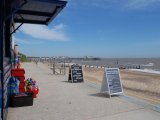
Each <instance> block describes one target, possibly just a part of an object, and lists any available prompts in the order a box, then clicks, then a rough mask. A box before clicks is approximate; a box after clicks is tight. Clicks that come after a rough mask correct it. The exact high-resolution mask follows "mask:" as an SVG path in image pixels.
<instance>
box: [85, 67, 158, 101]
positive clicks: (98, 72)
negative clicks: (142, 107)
mask: <svg viewBox="0 0 160 120" xmlns="http://www.w3.org/2000/svg"><path fill="white" fill-rule="evenodd" d="M83 73H84V79H85V80H88V81H90V82H93V83H96V84H101V82H102V79H103V74H104V69H103V68H84V69H83ZM120 74H121V79H122V84H123V88H124V94H126V95H129V96H134V97H137V98H140V99H144V100H147V101H149V102H151V103H156V104H159V103H160V87H159V86H160V75H158V74H151V73H143V72H138V71H130V70H120Z"/></svg>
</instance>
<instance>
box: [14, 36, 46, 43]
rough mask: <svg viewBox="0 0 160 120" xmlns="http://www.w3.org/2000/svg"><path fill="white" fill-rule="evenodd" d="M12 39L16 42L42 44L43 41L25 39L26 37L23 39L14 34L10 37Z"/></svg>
mask: <svg viewBox="0 0 160 120" xmlns="http://www.w3.org/2000/svg"><path fill="white" fill-rule="evenodd" d="M12 39H13V40H14V42H15V43H16V44H42V43H43V42H42V41H37V40H29V39H28V40H27V39H24V38H17V37H15V36H13V38H12Z"/></svg>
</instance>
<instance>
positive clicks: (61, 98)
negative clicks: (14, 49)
mask: <svg viewBox="0 0 160 120" xmlns="http://www.w3.org/2000/svg"><path fill="white" fill-rule="evenodd" d="M23 67H24V68H25V70H26V78H28V77H32V78H34V79H35V80H37V82H38V85H39V87H40V93H39V96H38V98H36V99H34V105H33V106H31V107H19V108H9V113H8V120H160V113H159V112H156V111H153V110H151V109H149V108H147V107H144V106H143V107H142V106H140V105H136V104H134V103H131V102H129V101H127V100H126V99H123V98H121V97H112V98H107V97H106V96H105V95H103V94H99V93H98V91H97V89H95V88H94V87H91V86H88V85H87V84H88V83H86V82H84V83H74V84H72V83H68V82H67V78H68V77H67V76H60V75H51V74H50V73H52V71H51V70H49V69H48V68H47V67H46V66H44V65H43V64H41V63H39V64H38V66H36V65H35V64H33V63H25V64H23Z"/></svg>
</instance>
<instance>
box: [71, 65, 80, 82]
mask: <svg viewBox="0 0 160 120" xmlns="http://www.w3.org/2000/svg"><path fill="white" fill-rule="evenodd" d="M70 79H71V81H72V83H76V82H83V72H82V66H80V65H77V64H74V65H72V66H71V68H70V71H69V80H70Z"/></svg>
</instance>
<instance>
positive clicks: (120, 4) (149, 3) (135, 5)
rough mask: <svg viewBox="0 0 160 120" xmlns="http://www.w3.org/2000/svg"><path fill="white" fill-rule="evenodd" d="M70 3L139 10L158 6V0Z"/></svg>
mask: <svg viewBox="0 0 160 120" xmlns="http://www.w3.org/2000/svg"><path fill="white" fill-rule="evenodd" d="M69 2H71V4H72V5H73V4H74V5H75V4H77V6H79V5H81V6H86V7H87V6H90V7H97V8H103V9H106V8H114V9H123V10H124V9H132V10H137V9H138V10H140V9H147V8H159V7H160V0H85V2H81V0H76V1H75V0H70V1H69Z"/></svg>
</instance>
